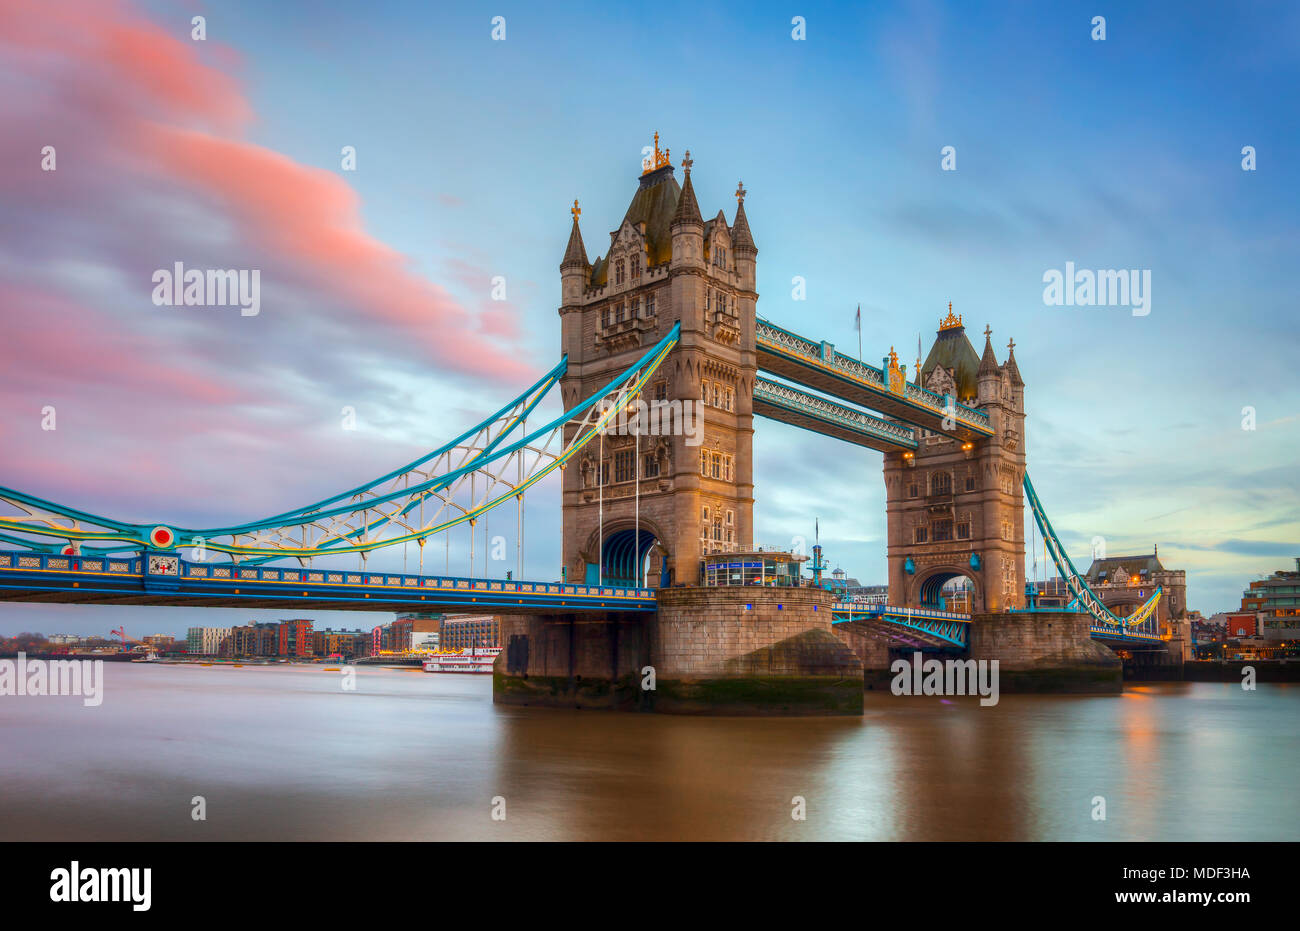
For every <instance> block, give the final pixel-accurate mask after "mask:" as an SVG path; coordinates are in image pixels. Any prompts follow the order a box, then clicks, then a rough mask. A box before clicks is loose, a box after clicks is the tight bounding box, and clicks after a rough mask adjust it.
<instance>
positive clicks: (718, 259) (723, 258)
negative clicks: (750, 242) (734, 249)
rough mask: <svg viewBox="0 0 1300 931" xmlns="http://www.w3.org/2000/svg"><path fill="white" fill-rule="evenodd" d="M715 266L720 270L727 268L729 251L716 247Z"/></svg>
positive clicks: (714, 254)
mask: <svg viewBox="0 0 1300 931" xmlns="http://www.w3.org/2000/svg"><path fill="white" fill-rule="evenodd" d="M713 264H714V265H716V266H718V267H719V268H726V267H727V250H726V248H725V247H723V246H721V245H714V247H713Z"/></svg>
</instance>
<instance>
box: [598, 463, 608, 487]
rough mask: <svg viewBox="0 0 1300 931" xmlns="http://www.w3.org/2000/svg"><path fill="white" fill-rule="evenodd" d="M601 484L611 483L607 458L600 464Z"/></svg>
mask: <svg viewBox="0 0 1300 931" xmlns="http://www.w3.org/2000/svg"><path fill="white" fill-rule="evenodd" d="M600 484H602V485H608V484H609V460H608V459H606V460H605V461H604V462H602V463H601V464H600Z"/></svg>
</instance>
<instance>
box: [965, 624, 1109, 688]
mask: <svg viewBox="0 0 1300 931" xmlns="http://www.w3.org/2000/svg"><path fill="white" fill-rule="evenodd" d="M1089 626H1090V618H1089V616H1088V615H1087V614H1086V613H1082V612H1071V611H1015V612H1011V613H1003V614H976V615H975V616H974V617H972V618H971V626H970V652H969V654H968V656H969V658H970V659H974V660H997V661H998V678H999V683H1000V689H1001V691H1002V692H1004V693H1011V692H1057V693H1116V694H1118V693H1119V692H1120V691H1122V690H1123V669H1124V667H1123V663H1122V662H1121V661H1120V658H1119V657H1118V656H1116V655H1115V653H1114V652H1113V651H1111V650H1110V648H1108V647H1106V646H1104V645H1103V644H1100V643H1097V642H1096V641H1095V640H1093V639H1092V637H1091V634H1090V633H1089V630H1088V628H1089Z"/></svg>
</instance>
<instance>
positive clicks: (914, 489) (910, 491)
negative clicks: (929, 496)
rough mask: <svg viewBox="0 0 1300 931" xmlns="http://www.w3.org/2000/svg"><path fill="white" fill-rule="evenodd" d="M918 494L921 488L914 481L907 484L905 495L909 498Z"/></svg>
mask: <svg viewBox="0 0 1300 931" xmlns="http://www.w3.org/2000/svg"><path fill="white" fill-rule="evenodd" d="M920 494H921V488H920V486H918V485H917V484H916V482H912V484H910V485H908V486H907V496H908V497H909V498H915V497H917V496H919V495H920Z"/></svg>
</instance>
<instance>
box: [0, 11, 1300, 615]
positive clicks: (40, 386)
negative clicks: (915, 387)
mask: <svg viewBox="0 0 1300 931" xmlns="http://www.w3.org/2000/svg"><path fill="white" fill-rule="evenodd" d="M1107 6H1108V5H1107V4H1104V3H1102V4H1098V3H1096V2H1090V3H1088V4H1077V3H1070V2H1061V3H1051V4H1042V3H1005V4H974V3H959V4H958V3H954V4H941V3H929V2H916V3H873V4H870V5H865V4H864V5H862V7H863V8H862V9H851V10H845V9H842V8H839V5H831V4H805V3H801V4H798V5H797V6H795V5H786V4H773V3H763V2H750V3H743V4H740V3H737V4H726V3H716V4H707V5H701V4H697V3H677V2H662V3H659V4H656V5H654V7H653V8H648V7H646V6H644V5H620V4H576V3H575V4H562V3H557V4H546V5H544V6H543V5H540V4H533V3H493V4H490V5H488V4H468V3H467V4H458V5H450V4H438V5H435V4H428V3H385V2H371V3H367V4H346V5H344V4H324V3H315V2H312V3H305V2H304V3H295V2H278V3H275V4H267V3H262V2H223V3H196V2H181V0H175V2H171V0H157V2H145V0H97V2H88V0H68V2H62V0H60V2H41V0H8V2H6V3H5V4H4V5H3V6H0V126H3V132H0V315H2V316H0V324H2V326H0V332H2V333H3V339H0V484H2V485H6V486H9V487H13V488H17V489H21V490H23V491H26V492H29V493H32V494H35V495H39V496H42V497H47V498H50V499H53V500H56V501H59V502H62V503H64V504H68V505H72V506H75V507H80V508H83V509H85V510H88V511H92V512H97V513H102V514H107V515H110V516H113V517H118V518H121V519H124V520H131V521H140V522H150V523H152V522H158V523H169V524H172V525H180V526H204V525H209V526H210V525H213V524H222V523H231V522H236V521H239V520H249V519H254V518H257V517H261V516H264V515H266V514H270V513H276V512H278V511H281V510H285V509H287V508H288V507H291V506H293V505H296V504H301V503H304V502H305V501H308V500H315V499H317V498H322V497H325V496H326V495H328V494H331V493H333V492H336V491H340V490H342V489H344V488H345V487H351V486H352V485H356V484H359V483H361V482H363V481H365V480H366V479H368V478H371V477H374V476H376V475H379V474H381V473H384V472H387V471H389V470H390V469H392V468H394V467H395V466H397V465H399V464H401V463H404V462H406V461H409V460H411V459H414V458H415V457H416V456H418V455H420V454H421V453H422V452H424V451H427V450H428V449H431V448H433V447H435V446H437V445H439V444H440V443H441V442H442V441H445V440H447V439H450V438H452V437H454V436H456V435H458V434H459V433H460V432H462V431H463V430H464V429H466V428H467V427H469V426H470V425H472V424H474V423H476V422H477V421H478V420H480V419H481V418H482V417H483V416H484V415H486V414H488V413H490V412H492V411H493V410H495V409H496V408H497V407H499V406H500V405H501V404H502V403H504V402H505V401H506V400H508V399H509V398H510V397H512V396H514V395H515V394H516V393H517V392H518V391H519V390H521V389H522V388H523V387H524V386H526V385H527V384H528V383H529V382H530V381H531V379H532V378H534V377H535V376H536V375H538V374H540V373H541V372H543V371H545V370H547V369H549V368H550V367H551V366H552V365H553V364H554V363H555V362H556V361H557V360H558V353H559V350H558V347H559V325H558V318H557V316H556V308H557V306H558V304H559V273H558V265H559V261H560V258H561V256H562V255H563V252H564V247H565V243H566V240H567V236H568V231H569V225H570V214H569V208H570V206H571V204H572V201H573V199H574V198H575V197H576V198H579V199H580V200H581V204H582V210H583V213H582V221H583V230H584V236H585V239H586V244H587V250H588V253H589V255H591V256H593V257H594V256H595V255H596V254H597V253H599V252H602V251H604V249H603V248H602V247H603V244H604V233H605V231H608V230H612V229H615V228H616V226H617V225H618V223H619V221H620V220H621V218H622V216H623V212H624V211H625V209H626V207H627V204H628V202H629V200H630V199H631V197H632V194H633V192H634V191H635V188H636V180H637V176H638V175H639V174H640V160H641V157H642V147H643V146H645V145H648V144H650V142H651V135H652V133H653V132H655V131H658V132H659V133H660V137H661V140H662V143H663V145H665V146H666V147H669V148H671V150H672V152H673V153H674V159H673V161H674V162H675V163H676V162H678V161H679V160H680V156H681V153H682V152H683V151H684V150H685V149H687V148H689V149H690V150H691V154H692V156H693V158H694V160H695V164H694V170H693V174H692V180H693V181H694V183H695V188H696V192H697V196H698V198H699V201H700V206H701V210H702V212H703V213H704V215H705V216H711V215H713V214H715V213H716V212H717V210H718V209H720V208H721V209H723V210H725V211H726V213H727V216H728V218H730V217H732V216H733V214H734V209H735V201H734V199H733V197H732V192H733V191H734V190H735V187H736V183H737V181H739V180H741V179H743V181H744V184H745V187H746V189H747V190H748V191H749V194H748V196H747V198H746V203H745V206H746V213H747V215H748V218H749V222H750V226H751V228H752V230H753V235H754V238H755V241H756V243H757V245H758V249H759V255H758V265H757V276H758V292H759V294H760V295H761V296H760V299H759V301H758V312H759V313H760V315H762V316H764V317H766V318H768V319H770V320H772V321H773V322H775V323H777V324H778V325H782V326H786V327H788V328H790V329H794V330H796V331H797V332H800V333H803V334H805V335H808V336H811V337H814V338H818V339H826V340H829V341H831V342H832V343H835V344H836V345H837V346H838V347H839V348H840V349H841V350H842V351H844V352H847V353H849V354H856V351H857V342H858V333H857V332H856V331H855V330H854V325H853V321H854V311H855V308H856V307H857V306H858V305H859V304H861V307H862V318H863V323H862V332H861V340H862V346H863V354H864V355H865V357H866V358H867V359H879V358H880V357H881V356H882V355H885V354H887V353H888V351H889V349H890V347H891V346H893V347H897V348H898V350H899V354H900V357H901V358H902V359H903V360H906V361H909V362H910V361H911V359H912V356H913V354H914V351H915V350H914V347H915V343H916V340H917V337H918V335H920V336H921V337H922V339H923V340H924V342H925V345H926V348H927V349H928V346H929V342H930V340H932V339H933V336H934V332H935V329H936V327H937V325H938V321H939V319H940V317H942V316H943V315H944V313H946V311H947V305H948V302H949V301H951V302H952V304H953V310H954V311H955V312H956V313H959V314H961V315H962V317H963V319H964V321H965V322H966V325H967V329H968V332H969V333H970V335H971V337H972V341H973V342H974V343H975V348H976V350H977V351H979V350H980V349H981V348H982V342H980V341H979V335H980V334H982V332H983V329H984V327H985V326H986V325H988V326H990V327H991V328H992V331H993V342H994V346H995V347H996V348H997V351H998V357H999V359H1000V360H1001V359H1004V358H1005V354H1006V349H1005V346H1006V343H1007V340H1008V339H1010V338H1014V339H1015V342H1016V359H1017V362H1018V365H1019V367H1020V371H1021V373H1022V375H1023V377H1024V380H1025V382H1026V406H1027V409H1028V422H1027V427H1026V442H1027V449H1028V456H1029V473H1030V475H1031V476H1032V478H1033V481H1034V484H1035V487H1036V488H1037V490H1038V492H1039V495H1040V497H1041V498H1042V500H1043V502H1044V504H1045V506H1046V507H1047V509H1048V512H1049V514H1050V515H1051V517H1052V520H1053V523H1054V524H1055V527H1056V529H1057V531H1058V533H1059V534H1060V535H1061V537H1062V538H1063V539H1064V541H1065V543H1066V545H1067V547H1068V548H1069V551H1070V553H1071V555H1072V556H1073V557H1074V559H1075V561H1076V563H1077V562H1082V563H1084V564H1086V563H1087V562H1088V559H1089V555H1090V552H1091V541H1092V539H1093V538H1094V537H1096V536H1101V537H1103V538H1104V539H1105V540H1106V546H1107V551H1108V554H1109V555H1121V554H1125V553H1149V552H1150V551H1151V549H1152V546H1153V545H1155V544H1158V545H1159V553H1160V557H1161V560H1162V561H1163V562H1164V564H1165V565H1166V566H1167V567H1169V568H1181V569H1184V570H1186V571H1187V575H1188V601H1189V607H1191V608H1195V609H1198V610H1201V611H1203V612H1205V613H1206V614H1209V613H1212V612H1214V611H1220V610H1226V609H1229V608H1235V607H1236V606H1237V605H1238V604H1239V599H1240V593H1241V590H1242V589H1243V588H1245V587H1246V585H1247V583H1248V582H1249V581H1250V580H1251V579H1254V578H1258V577H1260V576H1262V575H1265V574H1268V573H1270V572H1272V571H1273V570H1275V569H1279V568H1292V567H1293V566H1294V563H1293V558H1294V557H1295V556H1300V504H1298V501H1300V497H1298V496H1297V490H1298V486H1300V468H1298V467H1297V460H1298V459H1300V429H1298V427H1300V421H1298V419H1297V411H1298V410H1300V387H1298V386H1297V379H1296V377H1295V365H1296V362H1297V360H1298V359H1300V336H1298V335H1297V333H1298V330H1297V327H1296V324H1295V320H1296V311H1295V304H1296V298H1295V294H1294V282H1295V272H1296V269H1297V268H1300V262H1298V261H1297V256H1298V255H1300V230H1298V228H1297V224H1298V220H1297V218H1298V217H1300V211H1298V210H1297V206H1298V204H1297V200H1298V199H1300V194H1298V193H1297V192H1298V191H1300V185H1297V171H1296V167H1295V157H1294V152H1295V151H1296V149H1297V145H1296V143H1297V138H1296V137H1297V126H1298V125H1300V120H1297V116H1298V114H1297V109H1298V106H1300V105H1298V104H1297V100H1298V99H1300V97H1298V95H1296V94H1295V93H1294V91H1295V88H1296V86H1297V84H1298V83H1300V81H1298V80H1297V79H1298V78H1300V74H1298V73H1297V72H1298V71H1300V67H1298V65H1297V62H1300V7H1297V6H1296V5H1294V4H1286V3H1279V4H1270V3H1252V4H1246V5H1240V6H1236V5H1230V4H1208V3H1194V2H1192V3H1189V2H1178V3H1123V4H1114V5H1111V7H1112V8H1110V9H1107ZM1098 15H1102V16H1104V17H1105V32H1106V34H1105V38H1104V40H1098V39H1095V38H1093V36H1094V34H1095V32H1096V27H1095V25H1094V24H1093V18H1094V17H1095V16H1098ZM194 16H202V17H204V27H205V30H206V33H205V38H203V39H202V40H196V39H195V38H194V37H193V30H194V25H193V23H192V19H193V17H194ZM494 16H502V17H504V21H505V36H504V39H503V40H502V39H497V40H494V39H493V37H492V33H493V23H492V19H493V17H494ZM796 16H799V17H802V19H803V30H804V36H805V37H804V38H802V39H796V38H794V36H793V34H792V33H793V32H794V31H795V29H796V26H795V25H793V24H792V20H793V19H794V18H795V17H796ZM498 34H499V29H498ZM46 146H53V147H54V152H55V157H56V163H55V170H53V171H49V170H43V160H44V149H45V147H46ZM345 146H351V147H353V148H354V150H355V153H356V164H355V170H344V168H343V165H342V150H343V148H344V147H345ZM948 146H951V147H953V151H954V152H955V170H943V167H942V159H943V151H944V149H945V147H948ZM1246 146H1251V147H1253V151H1254V153H1255V168H1254V170H1249V171H1247V170H1243V154H1242V150H1243V147H1246ZM950 164H951V162H950ZM679 177H680V175H679ZM176 262H182V263H184V265H185V266H186V267H197V268H257V269H259V270H260V274H261V284H262V293H261V306H260V312H259V313H258V314H257V315H256V316H243V315H241V314H240V313H239V311H238V309H236V308H228V307H223V308H177V307H166V306H161V307H160V306H157V305H155V304H154V303H153V302H152V300H151V294H152V292H153V289H154V284H153V281H152V278H151V276H152V275H153V273H154V271H155V270H157V269H170V268H172V267H173V266H174V263H176ZM1067 262H1072V263H1074V265H1075V266H1076V267H1078V268H1087V269H1139V270H1149V271H1150V275H1151V282H1152V284H1151V303H1150V308H1149V310H1150V312H1149V313H1148V314H1146V315H1144V316H1135V315H1134V314H1132V313H1131V311H1130V310H1129V309H1128V308H1127V307H1113V306H1053V305H1049V304H1047V303H1045V301H1044V297H1043V291H1044V283H1043V281H1044V274H1045V273H1046V272H1047V271H1049V270H1052V269H1058V270H1059V269H1064V268H1065V267H1066V263H1067ZM796 277H800V278H802V279H803V280H804V282H805V283H806V300H804V301H799V300H796V299H795V297H794V294H793V288H792V281H793V279H794V278H796ZM494 278H502V279H504V281H505V284H506V300H494V299H493V295H492V282H493V279H494ZM47 407H53V408H54V410H55V413H56V427H55V429H52V430H51V429H43V424H44V423H45V421H46V418H45V416H44V414H43V411H44V410H45V409H46V408H47ZM345 407H350V408H352V409H354V410H355V412H356V419H357V429H355V430H344V429H342V426H341V416H340V415H341V412H342V410H343V409H344V408H345ZM1247 408H1249V409H1252V410H1253V429H1246V428H1245V427H1244V426H1243V424H1246V425H1249V420H1250V418H1249V417H1248V416H1247V414H1246V412H1245V410H1246V409H1247ZM557 412H558V408H557ZM756 429H757V433H756V436H755V440H754V460H755V468H754V475H755V498H756V505H755V518H756V524H757V529H756V533H755V536H756V538H758V539H761V540H785V539H790V538H791V537H793V536H797V535H806V536H811V535H812V528H813V523H814V520H816V521H818V523H819V526H820V533H821V540H822V543H823V544H824V545H825V546H826V549H827V553H828V554H829V558H830V560H831V562H832V564H833V565H839V566H842V567H844V568H845V569H846V571H848V573H849V574H850V575H852V576H855V577H857V578H859V579H860V580H861V581H862V582H864V583H872V582H884V580H885V549H884V537H885V509H884V488H883V482H882V480H881V477H880V474H881V473H880V456H879V454H878V453H873V452H870V451H866V450H861V449H858V448H855V447H849V446H846V445H843V444H840V443H838V442H837V441H835V440H832V439H829V438H824V437H820V436H816V435H813V434H808V433H804V432H801V431H799V430H797V429H795V428H793V427H789V426H786V425H784V424H778V423H774V422H769V421H759V422H758V423H757V424H756ZM500 524H501V525H502V529H501V530H500V531H499V532H501V533H505V534H506V535H507V538H508V541H509V545H508V551H509V553H511V554H512V555H511V558H510V559H509V560H506V561H502V562H500V563H495V564H492V565H491V566H490V572H491V573H493V574H496V575H504V572H505V570H506V569H508V568H514V562H513V552H514V539H513V532H514V531H513V527H514V521H513V516H511V517H510V518H508V519H505V520H502V521H501V522H500ZM558 524H559V495H558V489H557V487H556V485H555V484H554V482H551V483H550V484H549V485H543V486H541V487H540V488H539V489H538V490H537V491H536V492H535V493H534V494H533V495H531V496H530V497H529V503H528V526H529V527H530V528H535V529H530V530H529V531H528V534H527V546H526V563H525V575H526V576H527V577H530V578H550V577H554V576H555V575H556V574H557V573H558V568H559V562H560V555H559V542H560V541H559V534H558V532H555V531H554V529H553V528H556V527H558ZM452 546H453V549H452V557H451V559H452V562H453V571H456V569H457V567H456V566H455V565H454V564H455V563H456V562H457V561H459V562H460V564H461V565H460V569H461V570H462V571H463V570H464V569H465V568H467V564H466V556H465V549H466V546H465V541H464V540H463V539H459V538H455V539H453V543H452ZM385 558H387V560H388V565H389V566H390V567H391V568H398V567H400V565H401V564H402V555H401V554H400V553H392V554H390V555H388V556H387V557H381V556H375V557H373V558H372V565H379V566H383V565H384V562H383V559H385ZM1036 559H1037V568H1036V569H1035V568H1034V564H1033V562H1032V561H1031V563H1030V569H1029V571H1030V573H1031V574H1033V573H1037V575H1038V576H1040V577H1041V576H1042V574H1043V572H1044V568H1043V565H1042V556H1041V553H1039V554H1038V555H1037V556H1036ZM479 568H480V570H481V568H482V562H481V561H480V563H479ZM275 616H276V615H275V614H259V613H257V612H253V613H252V614H249V613H248V612H242V611H216V610H212V609H202V610H198V609H195V610H189V611H187V610H183V609H162V608H156V609H125V608H109V607H102V608H100V607H80V606H77V607H71V606H35V605H15V604H3V605H0V633H6V634H11V633H15V632H17V631H19V630H39V631H43V632H46V633H53V632H56V631H57V632H65V631H66V632H72V633H100V632H106V631H107V630H108V629H109V628H110V627H112V626H116V625H117V624H119V623H125V624H126V625H127V626H128V629H129V630H128V632H129V633H133V634H135V635H140V634H144V633H153V632H164V633H179V632H182V631H183V630H184V629H185V628H186V627H187V626H191V625H200V624H209V625H223V626H224V625H228V624H232V623H242V622H246V621H247V620H249V619H257V620H266V619H272V618H274V617H275ZM386 619H387V618H386V617H385V616H383V615H365V614H352V613H347V614H342V613H328V612H324V613H320V614H318V615H317V623H318V626H326V625H330V626H335V627H338V626H340V625H344V626H348V627H352V626H358V625H360V626H365V627H369V626H371V625H372V624H373V623H377V622H381V621H382V620H386Z"/></svg>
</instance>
